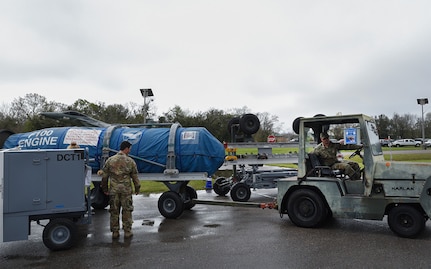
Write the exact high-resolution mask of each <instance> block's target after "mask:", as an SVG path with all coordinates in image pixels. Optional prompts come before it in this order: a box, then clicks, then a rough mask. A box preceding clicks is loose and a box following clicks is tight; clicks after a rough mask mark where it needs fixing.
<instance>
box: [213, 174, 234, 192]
mask: <svg viewBox="0 0 431 269" xmlns="http://www.w3.org/2000/svg"><path fill="white" fill-rule="evenodd" d="M230 185H231V184H230V182H229V180H228V179H226V178H225V177H219V178H217V179H216V180H215V181H214V184H213V190H214V192H215V193H216V194H218V195H220V196H225V195H226V194H227V193H228V192H229V191H230Z"/></svg>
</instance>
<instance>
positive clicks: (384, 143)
mask: <svg viewBox="0 0 431 269" xmlns="http://www.w3.org/2000/svg"><path fill="white" fill-rule="evenodd" d="M392 142H394V140H393V139H380V145H382V147H389V145H390V144H391V143H392Z"/></svg>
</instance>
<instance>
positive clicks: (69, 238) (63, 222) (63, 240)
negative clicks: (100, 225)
mask: <svg viewBox="0 0 431 269" xmlns="http://www.w3.org/2000/svg"><path fill="white" fill-rule="evenodd" d="M75 238H76V225H75V223H74V222H73V221H71V220H70V219H64V218H58V219H51V220H50V221H49V223H48V224H47V225H46V226H45V228H44V229H43V236H42V240H43V243H44V244H45V246H46V247H47V248H49V249H50V250H54V251H56V250H64V249H69V248H71V247H72V246H73V244H74V243H75Z"/></svg>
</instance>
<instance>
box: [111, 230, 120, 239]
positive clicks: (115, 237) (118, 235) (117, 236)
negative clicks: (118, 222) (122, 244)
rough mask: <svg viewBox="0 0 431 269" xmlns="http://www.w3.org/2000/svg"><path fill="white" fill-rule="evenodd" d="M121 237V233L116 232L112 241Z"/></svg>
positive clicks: (113, 233)
mask: <svg viewBox="0 0 431 269" xmlns="http://www.w3.org/2000/svg"><path fill="white" fill-rule="evenodd" d="M119 237H120V232H118V231H116V232H112V239H117V238H119Z"/></svg>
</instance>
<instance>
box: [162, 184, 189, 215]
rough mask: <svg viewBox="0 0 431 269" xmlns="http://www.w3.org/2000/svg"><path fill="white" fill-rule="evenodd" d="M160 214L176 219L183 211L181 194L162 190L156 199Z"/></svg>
mask: <svg viewBox="0 0 431 269" xmlns="http://www.w3.org/2000/svg"><path fill="white" fill-rule="evenodd" d="M158 208H159V212H160V214H162V216H164V217H165V218H167V219H176V218H178V217H179V216H181V214H182V213H183V211H184V202H183V200H182V199H181V196H180V195H179V194H178V193H176V192H173V191H167V192H164V193H163V194H162V195H161V196H160V198H159V201H158Z"/></svg>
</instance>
